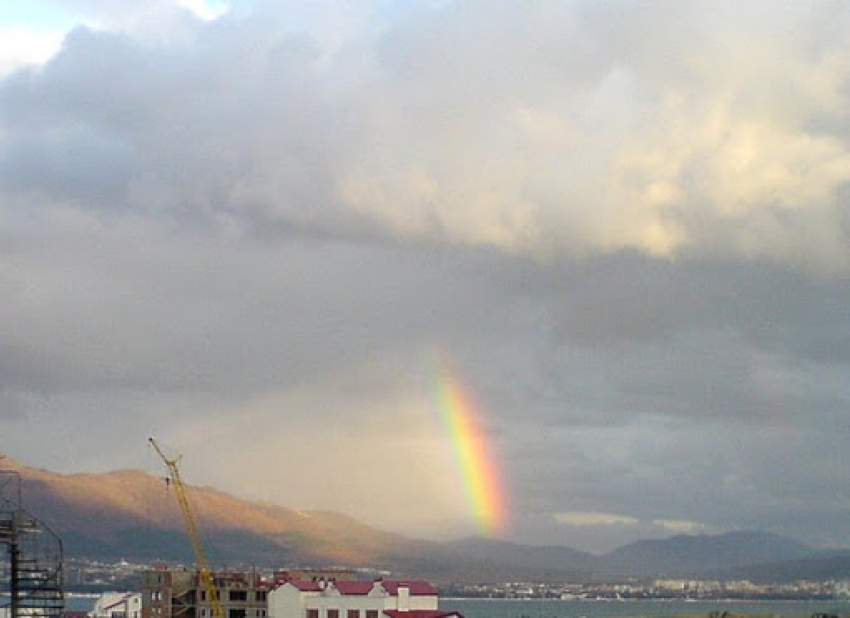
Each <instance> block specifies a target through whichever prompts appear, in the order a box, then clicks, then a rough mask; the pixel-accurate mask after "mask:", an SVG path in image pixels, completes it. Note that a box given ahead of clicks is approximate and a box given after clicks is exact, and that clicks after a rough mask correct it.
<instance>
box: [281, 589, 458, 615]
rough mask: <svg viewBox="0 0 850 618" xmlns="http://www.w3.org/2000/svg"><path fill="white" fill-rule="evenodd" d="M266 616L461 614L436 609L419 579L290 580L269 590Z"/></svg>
mask: <svg viewBox="0 0 850 618" xmlns="http://www.w3.org/2000/svg"><path fill="white" fill-rule="evenodd" d="M268 602H269V618H463V616H462V615H461V614H459V613H458V612H451V611H440V610H439V609H438V606H439V598H438V595H437V589H436V588H435V587H434V586H432V585H431V584H429V583H427V582H422V581H407V582H402V581H393V580H376V581H325V580H318V581H304V580H290V581H287V582H284V583H282V584H281V585H279V586H277V587H276V588H274V589H273V590H272V591H271V592H269V597H268Z"/></svg>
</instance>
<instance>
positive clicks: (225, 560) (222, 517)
mask: <svg viewBox="0 0 850 618" xmlns="http://www.w3.org/2000/svg"><path fill="white" fill-rule="evenodd" d="M2 467H3V468H4V469H14V470H17V471H18V472H19V473H20V475H21V478H22V485H23V496H24V506H25V507H26V508H27V510H29V511H30V512H32V513H33V514H35V515H36V516H37V517H39V518H40V519H42V520H43V521H44V522H45V523H47V524H48V525H49V526H50V527H51V528H53V529H54V530H55V531H56V532H57V533H58V534H59V535H60V536H61V537H62V539H63V541H64V545H65V549H66V555H67V556H68V557H71V558H82V557H90V558H97V559H119V558H125V559H128V560H138V561H147V562H154V561H164V562H182V563H191V562H193V558H192V551H191V546H190V544H189V541H188V538H187V535H186V532H185V525H184V522H183V518H182V515H181V513H180V510H179V508H178V506H177V500H176V498H175V496H174V493H173V492H174V490H173V488H171V487H169V485H168V484H166V483H165V482H164V480H163V478H162V477H155V476H152V475H149V474H146V473H144V472H142V471H139V470H120V471H116V472H109V473H105V474H71V475H63V474H57V473H54V472H49V471H45V470H39V469H34V468H28V467H26V466H23V465H21V464H18V463H16V462H13V461H11V460H9V459H8V458H6V459H3V465H2ZM189 491H190V498H191V502H192V506H193V510H194V512H195V515H196V518H197V520H198V522H199V524H200V527H201V529H202V531H203V535H204V543H205V547H206V550H207V554H208V556H209V558H210V561H211V562H212V563H213V566H225V565H227V566H238V565H242V566H252V565H253V566H273V567H284V566H293V565H299V566H307V565H313V566H327V565H340V566H342V565H345V566H351V567H369V568H374V569H380V570H386V571H390V572H392V573H393V574H395V575H397V576H405V577H414V576H415V577H422V578H426V579H430V580H432V581H435V582H437V583H442V582H500V581H540V582H547V581H548V582H564V581H593V580H597V581H598V580H606V579H607V580H610V579H612V578H618V577H638V578H652V577H659V576H666V577H709V576H710V577H716V578H749V579H754V580H759V581H765V580H771V581H786V580H788V579H800V578H804V577H806V576H808V577H812V576H813V574H816V575H817V576H818V578H819V579H820V578H826V577H830V576H835V575H842V576H847V573H850V557H848V556H850V553H848V552H844V553H841V552H836V553H832V554H824V553H820V554H818V553H816V552H814V551H813V550H811V549H810V548H808V547H806V546H805V545H802V544H801V543H798V542H796V541H793V540H790V539H786V538H783V537H779V536H776V535H772V534H767V533H762V532H731V533H727V534H722V535H713V536H709V535H699V536H686V535H680V536H675V537H671V538H668V539H663V540H646V541H639V542H636V543H631V544H629V545H626V546H623V547H621V548H619V549H617V550H615V551H613V552H611V553H609V554H607V555H604V556H595V555H593V554H589V553H586V552H581V551H578V550H575V549H570V548H568V547H532V546H527V545H518V544H514V543H509V542H504V541H495V540H488V539H478V538H475V539H464V540H460V541H456V542H453V543H445V544H443V543H436V542H429V541H423V540H416V539H410V538H407V537H404V536H402V535H399V534H394V533H390V532H386V531H382V530H378V529H376V528H374V527H372V526H369V525H368V524H365V523H363V522H360V521H357V520H355V519H352V518H350V517H347V516H346V515H343V514H340V513H334V512H328V511H300V510H295V509H289V508H286V507H282V506H277V505H270V504H262V503H258V502H250V501H245V500H239V499H237V498H236V497H234V496H231V495H229V494H227V493H224V492H221V491H218V490H216V489H213V488H209V487H189Z"/></svg>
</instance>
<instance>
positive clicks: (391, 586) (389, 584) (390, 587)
mask: <svg viewBox="0 0 850 618" xmlns="http://www.w3.org/2000/svg"><path fill="white" fill-rule="evenodd" d="M381 585H382V586H383V587H384V590H386V591H387V592H389V593H390V594H391V595H393V596H397V595H398V589H399V588H400V587H401V586H407V587H408V588H410V594H415V595H419V596H436V595H437V588H436V587H435V586H434V585H433V584H429V583H428V582H425V581H402V580H393V579H389V580H386V579H385V580H384V581H382V582H381Z"/></svg>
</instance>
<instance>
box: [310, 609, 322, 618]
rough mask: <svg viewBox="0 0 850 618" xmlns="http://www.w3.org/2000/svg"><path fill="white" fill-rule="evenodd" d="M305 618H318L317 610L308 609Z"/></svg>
mask: <svg viewBox="0 0 850 618" xmlns="http://www.w3.org/2000/svg"><path fill="white" fill-rule="evenodd" d="M307 618H319V610H317V609H308V610H307Z"/></svg>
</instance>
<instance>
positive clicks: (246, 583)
mask: <svg viewBox="0 0 850 618" xmlns="http://www.w3.org/2000/svg"><path fill="white" fill-rule="evenodd" d="M213 577H214V580H215V586H216V590H217V592H218V598H219V602H220V603H221V607H222V609H223V610H224V618H266V616H267V607H268V592H269V589H270V588H271V583H270V582H269V581H267V580H265V579H263V578H262V577H260V576H259V575H258V574H257V573H254V572H221V573H214V574H213ZM140 618H215V615H214V611H213V605H212V603H211V602H210V599H209V597H208V595H207V591H206V590H205V589H204V587H203V585H202V584H201V581H200V578H199V576H198V572H197V571H188V570H171V569H156V570H154V571H148V572H146V573H145V574H144V576H143V583H142V614H141V617H140Z"/></svg>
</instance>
